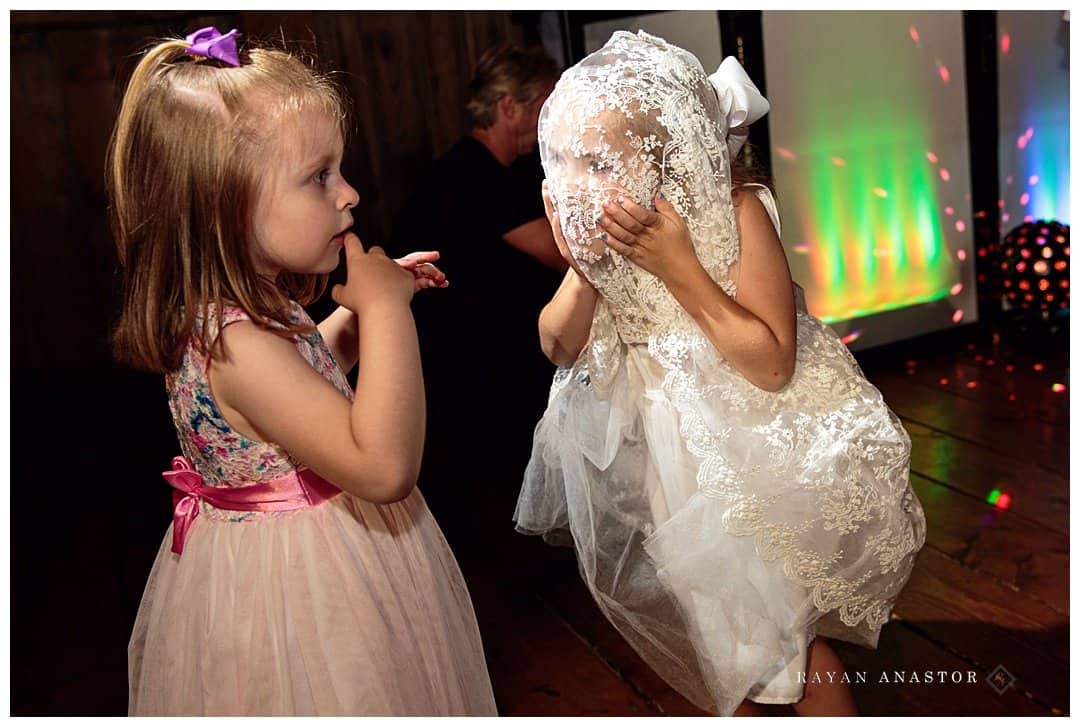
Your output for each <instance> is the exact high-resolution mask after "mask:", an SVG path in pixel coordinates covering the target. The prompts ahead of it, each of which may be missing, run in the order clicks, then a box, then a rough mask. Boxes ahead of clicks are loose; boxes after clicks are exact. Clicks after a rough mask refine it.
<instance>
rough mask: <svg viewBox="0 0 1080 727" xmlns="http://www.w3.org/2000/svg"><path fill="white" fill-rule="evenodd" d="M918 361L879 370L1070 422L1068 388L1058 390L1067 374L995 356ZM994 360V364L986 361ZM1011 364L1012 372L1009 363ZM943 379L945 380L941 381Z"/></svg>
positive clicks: (1023, 413) (994, 405)
mask: <svg viewBox="0 0 1080 727" xmlns="http://www.w3.org/2000/svg"><path fill="white" fill-rule="evenodd" d="M909 360H912V361H918V363H916V365H915V366H913V367H910V368H909V367H906V366H904V365H900V364H898V365H897V366H894V367H891V368H889V369H887V370H883V371H881V372H880V373H882V374H888V375H893V376H896V377H901V376H904V377H906V378H907V379H908V380H910V381H914V382H916V383H918V384H921V385H923V386H927V387H930V388H932V389H936V390H941V391H948V392H949V393H951V394H953V395H954V396H958V397H960V398H962V399H969V400H971V401H977V402H981V403H983V404H986V405H987V406H988V407H990V408H991V409H994V410H995V411H997V412H999V413H1001V412H1007V413H1008V415H1009V416H1012V417H1014V418H1016V419H1031V420H1036V421H1041V422H1045V423H1047V424H1054V425H1058V426H1068V418H1069V395H1068V391H1067V390H1066V391H1064V392H1061V393H1055V392H1054V391H1053V389H1052V386H1053V385H1054V384H1055V383H1060V384H1066V385H1067V383H1068V376H1059V375H1053V374H1050V373H1048V372H1047V371H1046V370H1043V371H1041V372H1036V371H1031V370H1029V369H1027V368H1017V367H1016V366H1015V364H1008V363H1006V364H1004V365H1002V363H1001V362H998V361H997V360H995V359H985V358H984V359H983V360H982V361H981V362H976V361H974V360H971V361H965V360H953V361H948V360H946V361H934V360H930V359H909ZM988 360H992V361H993V362H994V364H993V365H992V366H988V365H986V362H987V361H988ZM1010 366H1011V367H1012V368H1013V370H1012V371H1011V372H1009V371H1006V367H1010ZM942 382H944V383H942ZM972 384H974V386H972Z"/></svg>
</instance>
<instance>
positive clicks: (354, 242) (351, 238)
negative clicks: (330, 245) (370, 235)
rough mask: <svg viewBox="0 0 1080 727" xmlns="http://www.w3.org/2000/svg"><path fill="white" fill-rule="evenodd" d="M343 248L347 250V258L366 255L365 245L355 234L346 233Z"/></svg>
mask: <svg viewBox="0 0 1080 727" xmlns="http://www.w3.org/2000/svg"><path fill="white" fill-rule="evenodd" d="M342 247H344V248H345V256H346V257H349V256H351V255H356V254H360V255H363V254H364V245H363V243H361V242H360V238H359V237H357V236H356V233H355V232H346V233H345V239H344V241H343V242H342Z"/></svg>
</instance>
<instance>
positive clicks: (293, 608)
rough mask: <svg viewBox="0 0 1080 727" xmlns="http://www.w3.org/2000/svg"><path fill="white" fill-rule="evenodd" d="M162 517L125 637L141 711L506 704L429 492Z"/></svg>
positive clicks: (429, 711) (462, 711)
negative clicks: (182, 538)
mask: <svg viewBox="0 0 1080 727" xmlns="http://www.w3.org/2000/svg"><path fill="white" fill-rule="evenodd" d="M203 508H204V509H203V514H202V515H201V516H200V517H199V518H197V519H196V520H195V522H194V524H193V526H192V529H191V532H190V535H189V537H188V540H187V543H186V545H185V548H184V552H183V555H181V556H177V555H176V554H174V553H172V552H171V550H170V549H171V545H172V527H171V526H170V528H169V530H168V532H166V534H165V537H164V540H163V541H162V544H161V547H160V549H159V551H158V555H157V559H156V561H155V562H154V566H153V569H152V570H151V572H150V578H149V581H148V582H147V585H146V591H145V593H144V594H143V599H142V604H141V605H140V607H139V612H138V616H137V618H136V621H135V627H134V630H133V633H132V636H131V642H130V644H129V646H128V677H129V690H130V691H129V704H128V710H129V713H130V714H132V715H485V716H493V715H495V714H496V711H495V701H494V697H493V696H492V691H491V682H490V679H489V677H488V672H487V665H486V663H485V660H484V652H483V647H482V644H481V641H480V634H479V630H478V629H477V625H476V617H475V615H474V613H473V608H472V602H471V600H470V598H469V593H468V590H467V589H466V587H465V582H464V580H463V579H462V576H461V572H460V570H459V569H458V565H457V562H456V560H455V559H454V556H453V553H451V551H450V548H449V546H448V545H447V543H446V540H445V539H444V537H443V534H442V531H441V530H440V529H439V527H438V525H437V524H436V522H435V520H434V518H433V517H432V515H431V513H430V511H429V510H428V508H427V505H426V503H425V502H424V499H423V497H422V495H421V494H420V492H419V491H418V490H414V491H413V492H412V494H410V495H409V496H408V497H407V498H406V499H404V500H402V501H400V502H396V503H393V504H390V505H376V504H373V503H369V502H365V501H363V500H360V499H358V498H355V497H353V496H351V495H349V494H348V493H342V494H341V495H338V496H337V497H335V498H333V499H332V500H330V501H328V502H325V503H323V504H321V505H318V506H316V507H311V508H307V509H304V510H299V511H294V512H287V513H274V514H272V515H262V516H258V517H256V518H253V519H250V520H248V521H245V522H236V521H232V520H231V519H235V518H236V517H237V516H238V515H239V514H238V513H230V512H227V511H222V510H213V511H211V510H208V509H207V506H206V505H205V504H204V506H203Z"/></svg>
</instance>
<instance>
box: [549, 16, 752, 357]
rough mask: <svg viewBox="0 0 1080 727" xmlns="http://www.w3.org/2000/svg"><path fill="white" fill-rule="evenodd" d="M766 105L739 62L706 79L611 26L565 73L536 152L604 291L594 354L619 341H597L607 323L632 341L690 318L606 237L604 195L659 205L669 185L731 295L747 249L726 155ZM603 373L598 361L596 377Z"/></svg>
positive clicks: (679, 52) (678, 53) (581, 255)
mask: <svg viewBox="0 0 1080 727" xmlns="http://www.w3.org/2000/svg"><path fill="white" fill-rule="evenodd" d="M766 111H768V102H767V101H765V99H764V97H762V96H761V94H760V93H758V91H757V89H756V88H755V87H754V85H753V83H752V82H751V81H750V79H749V78H747V76H746V74H745V72H744V71H743V70H742V67H741V66H739V64H738V62H737V61H736V60H735V59H734V58H728V59H727V60H726V61H725V62H724V63H723V64H722V65H721V67H720V69H719V70H718V71H717V72H716V73H715V74H713V75H712V76H707V75H706V73H705V70H704V69H703V68H702V67H701V64H700V63H699V62H698V60H697V59H696V58H695V57H694V56H693V55H692V54H690V53H688V52H686V51H685V50H683V49H681V48H678V47H676V46H673V45H670V44H668V43H667V42H665V41H664V40H662V39H660V38H657V37H654V36H651V35H649V34H647V33H645V32H642V31H639V32H638V33H637V34H636V35H635V34H632V33H628V32H624V31H619V32H617V33H615V34H614V35H613V36H612V37H611V39H610V40H609V41H608V42H607V44H606V45H604V47H603V48H601V49H600V50H598V51H596V52H595V53H593V54H591V55H590V56H588V57H587V58H585V59H584V60H583V61H581V62H580V63H578V64H577V65H575V66H574V67H572V68H570V69H569V70H567V71H566V72H565V73H564V74H563V76H562V78H561V79H560V80H559V82H558V84H557V85H556V86H555V90H554V91H553V92H552V94H551V96H550V97H549V98H548V100H547V102H546V103H545V104H544V108H543V109H542V111H541V113H540V121H539V140H540V154H541V158H542V160H543V164H544V172H545V174H546V176H547V179H548V184H549V188H550V190H551V194H552V198H553V201H554V203H555V207H556V209H557V211H558V214H559V218H560V223H561V226H562V231H563V235H564V236H565V238H566V240H567V243H568V245H569V247H570V250H571V252H572V254H573V255H574V257H575V259H576V260H577V261H578V262H579V264H580V267H581V268H582V270H583V272H584V273H585V275H586V277H587V278H588V279H589V281H590V282H591V283H592V284H593V285H594V286H596V288H597V289H598V290H599V291H600V292H601V293H602V295H603V301H602V303H601V306H600V310H598V312H597V321H596V322H597V324H598V329H599V330H597V331H595V332H594V336H593V338H594V340H595V341H596V343H597V346H596V347H594V348H595V349H599V350H593V351H591V353H592V354H594V355H596V354H602V353H603V352H604V351H608V352H610V351H611V349H612V348H613V345H614V342H613V341H606V342H605V341H603V340H600V339H601V337H602V335H603V332H604V330H605V328H604V323H605V322H606V321H607V319H608V318H611V319H613V320H612V322H613V324H614V326H615V328H616V329H617V331H618V337H619V338H620V339H621V340H622V341H623V342H626V343H644V342H646V341H647V340H648V339H649V337H650V336H652V335H654V334H656V333H658V332H660V331H662V330H671V329H672V328H673V327H675V328H679V327H682V326H685V325H689V321H688V319H687V318H686V316H685V314H684V312H683V311H682V309H681V308H680V307H679V306H678V304H677V303H676V301H675V300H674V299H673V298H672V297H671V296H670V295H669V294H668V293H667V290H666V288H665V287H664V285H663V283H661V282H660V281H659V279H657V278H656V277H655V276H653V275H651V274H649V273H647V272H645V271H644V270H641V269H640V268H638V267H637V266H635V265H634V264H633V263H632V262H630V261H629V260H627V259H626V258H624V257H623V256H621V255H619V254H618V253H616V252H614V251H613V250H610V249H609V248H608V247H607V246H606V245H605V244H604V243H603V241H602V240H601V239H600V237H599V235H600V233H601V232H602V230H600V229H599V227H598V225H597V220H598V219H599V217H600V215H601V214H602V209H601V205H602V204H603V202H604V200H606V199H610V198H613V197H616V196H618V195H620V194H622V195H627V196H629V197H631V198H633V199H634V200H636V201H637V202H638V203H639V204H641V205H642V206H644V207H647V208H652V200H653V199H654V196H655V195H656V193H657V192H662V193H663V194H664V195H665V197H666V198H667V199H668V200H669V201H670V202H671V204H672V205H673V206H674V207H675V210H676V211H677V212H678V213H679V215H680V216H681V217H682V218H683V219H684V220H685V221H686V224H687V226H688V227H689V229H690V234H691V237H692V239H693V244H694V249H695V252H696V254H697V256H698V258H699V260H701V262H702V264H703V266H704V267H705V269H706V270H707V271H708V272H709V274H710V275H711V276H712V277H713V279H714V280H716V281H717V282H718V284H720V286H721V287H722V288H723V289H724V290H725V291H726V292H727V293H729V294H731V295H734V294H735V284H734V281H731V280H729V279H728V278H727V276H726V275H725V273H726V272H727V270H728V268H729V267H730V266H731V265H732V264H733V263H734V262H735V261H736V260H737V258H738V253H739V245H738V237H737V233H736V229H735V221H734V211H733V207H732V200H731V171H730V162H729V156H730V155H731V154H733V153H735V152H737V151H738V149H739V147H740V146H741V144H742V142H743V141H744V140H745V126H746V125H748V124H749V123H751V122H753V121H754V120H756V119H757V118H760V117H761V116H762V115H764V114H765V112H766ZM680 324H682V325H680ZM597 334H599V335H597ZM596 363H597V364H599V363H600V362H596ZM607 368H608V367H607V366H603V365H594V366H593V367H592V369H593V374H594V378H595V375H596V374H598V373H602V372H603V370H605V369H607ZM601 378H602V377H601Z"/></svg>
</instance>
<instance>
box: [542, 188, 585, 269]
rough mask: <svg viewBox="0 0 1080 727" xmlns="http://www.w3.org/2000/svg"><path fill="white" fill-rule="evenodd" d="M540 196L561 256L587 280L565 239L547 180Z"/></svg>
mask: <svg viewBox="0 0 1080 727" xmlns="http://www.w3.org/2000/svg"><path fill="white" fill-rule="evenodd" d="M540 196H541V197H543V198H544V213H545V214H546V215H547V219H548V224H550V225H551V234H552V236H553V237H554V238H555V246H556V247H558V248H559V254H560V255H562V257H563V260H565V261H566V262H567V264H568V265H569V266H570V267H571V268H572V269H573V270H574V272H576V273H577V274H578V276H579V277H580V278H581V279H582V280H586V278H585V274H584V273H583V272H581V268H579V267H578V263H577V260H575V259H574V256H573V254H572V253H571V252H570V246H569V245H567V244H566V238H565V237H563V232H562V223H561V222H560V221H559V213H558V212H557V211H556V209H555V200H553V199H552V197H551V191H550V190H549V189H548V182H547V180H546V179H545V180H544V183H543V184H542V185H541V186H540ZM586 282H587V281H586Z"/></svg>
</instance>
